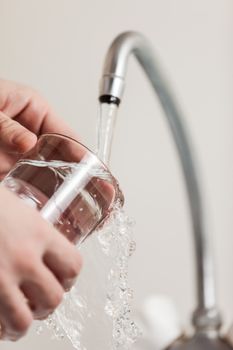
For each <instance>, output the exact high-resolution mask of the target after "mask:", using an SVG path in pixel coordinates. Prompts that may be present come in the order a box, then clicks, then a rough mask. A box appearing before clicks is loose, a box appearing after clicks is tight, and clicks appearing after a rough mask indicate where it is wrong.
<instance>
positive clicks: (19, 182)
mask: <svg viewBox="0 0 233 350" xmlns="http://www.w3.org/2000/svg"><path fill="white" fill-rule="evenodd" d="M2 185H4V186H6V187H7V188H8V189H10V190H11V191H13V192H15V193H16V194H17V195H18V196H19V197H20V198H22V199H23V200H25V201H26V202H27V203H28V204H29V205H31V206H33V207H35V208H37V209H38V210H39V211H40V213H41V215H42V216H43V217H44V218H45V219H46V220H48V221H49V222H51V223H52V224H53V225H54V226H55V227H56V228H57V229H58V230H59V231H60V232H61V233H63V234H64V235H65V236H66V237H67V238H68V239H69V240H70V241H72V242H73V243H75V244H77V243H78V244H80V243H81V242H82V241H83V240H84V239H85V238H86V237H87V236H88V235H89V234H90V233H91V232H92V231H93V230H95V229H96V228H97V227H99V226H100V225H101V224H102V223H103V222H104V220H105V219H106V218H107V217H108V215H109V213H110V212H111V210H112V209H113V208H114V206H115V205H116V203H119V204H120V205H122V204H123V201H124V199H123V195H122V192H121V191H120V189H119V185H118V182H117V181H116V179H115V178H114V177H113V176H112V175H111V173H110V172H109V170H108V168H107V167H106V166H105V165H104V163H102V162H101V161H100V160H99V159H98V157H97V156H96V155H95V154H94V153H92V152H91V151H90V150H89V149H87V148H86V147H85V146H84V145H82V144H81V143H79V142H77V141H76V140H74V139H71V138H69V137H67V136H64V135H60V134H44V135H42V136H40V137H39V139H38V142H37V144H36V145H35V147H33V149H31V150H30V151H29V152H28V153H25V154H24V155H23V157H22V159H20V160H19V161H18V162H17V163H16V165H15V166H14V168H13V169H12V170H11V171H10V172H9V173H8V175H7V176H6V177H5V178H4V180H3V181H2Z"/></svg>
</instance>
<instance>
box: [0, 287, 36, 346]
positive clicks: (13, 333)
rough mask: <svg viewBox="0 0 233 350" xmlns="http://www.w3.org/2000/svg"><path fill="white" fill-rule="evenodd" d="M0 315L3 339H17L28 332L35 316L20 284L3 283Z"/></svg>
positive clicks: (0, 290)
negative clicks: (20, 288)
mask: <svg viewBox="0 0 233 350" xmlns="http://www.w3.org/2000/svg"><path fill="white" fill-rule="evenodd" d="M0 315H1V316H0V318H1V320H0V323H1V327H2V334H1V339H9V340H17V339H19V338H21V337H22V336H23V335H24V334H25V333H26V332H27V330H28V328H29V326H30V325H31V323H32V321H33V317H32V313H31V310H30V309H29V307H28V305H27V303H26V302H25V298H24V296H23V294H22V292H21V291H20V290H19V288H18V286H16V285H15V286H12V284H10V283H8V284H5V285H1V289H0Z"/></svg>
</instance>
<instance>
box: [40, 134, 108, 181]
mask: <svg viewBox="0 0 233 350" xmlns="http://www.w3.org/2000/svg"><path fill="white" fill-rule="evenodd" d="M44 136H57V137H60V138H63V139H67V140H68V141H72V142H74V143H77V144H79V145H81V146H82V147H84V148H85V149H86V150H87V151H88V152H90V153H91V154H92V155H93V156H94V157H95V158H96V159H97V160H98V161H99V163H100V164H102V166H103V168H104V169H105V170H106V171H107V172H109V174H110V175H111V176H112V177H113V178H114V179H115V176H114V175H112V172H111V171H110V169H109V167H108V166H107V165H106V164H105V163H104V162H103V161H102V160H101V159H100V158H99V157H98V156H97V154H95V153H94V152H93V151H92V150H91V149H90V148H89V147H87V146H86V145H84V144H83V143H82V142H80V141H78V140H76V139H75V138H73V137H71V136H68V135H64V134H61V133H58V132H46V133H43V134H41V135H39V137H38V140H39V139H40V138H42V137H44Z"/></svg>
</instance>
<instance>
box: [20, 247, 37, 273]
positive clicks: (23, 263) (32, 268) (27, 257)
mask: <svg viewBox="0 0 233 350" xmlns="http://www.w3.org/2000/svg"><path fill="white" fill-rule="evenodd" d="M15 263H16V266H17V269H18V270H19V271H20V272H22V273H26V274H27V275H30V276H31V275H36V274H37V271H38V263H37V259H36V257H35V255H34V253H33V252H32V251H31V250H28V251H27V252H26V253H25V252H24V251H21V252H19V253H18V255H17V256H16V257H15Z"/></svg>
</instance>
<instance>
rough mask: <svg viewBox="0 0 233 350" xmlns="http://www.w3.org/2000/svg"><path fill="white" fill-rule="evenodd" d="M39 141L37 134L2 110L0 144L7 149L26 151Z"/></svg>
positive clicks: (0, 116) (0, 113)
mask: <svg viewBox="0 0 233 350" xmlns="http://www.w3.org/2000/svg"><path fill="white" fill-rule="evenodd" d="M36 141H37V136H36V135H35V134H33V133H32V132H31V131H30V130H28V129H26V128H25V127H24V126H22V125H21V124H20V123H18V122H17V121H15V120H14V119H11V118H9V117H8V116H7V115H6V114H4V113H3V112H0V145H1V147H3V148H4V149H5V150H7V151H13V152H21V153H22V152H26V151H28V150H29V149H31V148H32V147H33V146H34V145H35V143H36Z"/></svg>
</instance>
